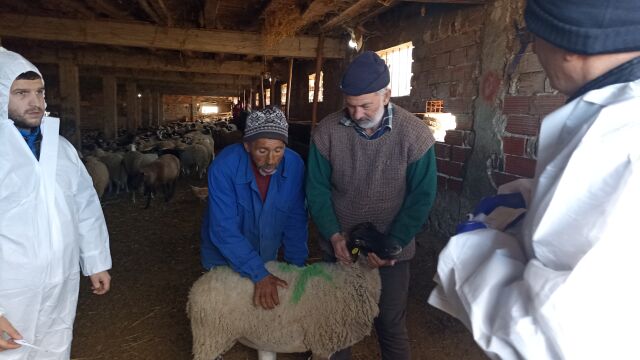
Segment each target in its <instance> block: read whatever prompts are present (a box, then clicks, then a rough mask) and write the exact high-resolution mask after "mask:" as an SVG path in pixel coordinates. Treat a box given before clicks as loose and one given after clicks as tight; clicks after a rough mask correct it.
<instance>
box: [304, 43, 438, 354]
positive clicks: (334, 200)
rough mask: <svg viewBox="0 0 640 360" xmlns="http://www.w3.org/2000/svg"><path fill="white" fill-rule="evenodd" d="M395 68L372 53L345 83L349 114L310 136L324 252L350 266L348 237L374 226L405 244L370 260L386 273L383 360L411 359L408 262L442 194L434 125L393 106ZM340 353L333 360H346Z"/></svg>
mask: <svg viewBox="0 0 640 360" xmlns="http://www.w3.org/2000/svg"><path fill="white" fill-rule="evenodd" d="M389 80H390V78H389V68H388V67H387V65H386V64H385V62H384V61H383V60H382V59H381V58H380V57H379V56H378V55H376V53H374V52H371V51H366V52H364V53H362V54H361V55H359V56H358V57H356V58H355V59H354V60H353V61H352V62H351V64H350V65H349V66H348V68H347V70H346V72H345V74H344V76H343V78H342V83H341V89H342V92H343V93H344V99H345V108H344V109H343V110H340V111H338V112H336V113H333V114H331V115H329V116H327V117H325V118H324V119H323V120H322V121H321V122H320V123H319V125H318V127H317V128H316V129H314V131H313V133H312V143H311V147H310V150H309V159H308V177H307V202H308V204H309V209H310V211H311V215H312V217H313V220H314V222H315V224H316V225H317V226H318V230H319V231H320V234H321V236H322V239H321V247H322V248H323V250H324V251H325V252H326V253H328V254H329V255H330V256H332V257H334V258H336V259H337V260H339V261H340V262H343V263H349V262H350V256H349V252H348V251H347V248H346V238H345V234H348V233H349V232H350V231H351V229H352V228H353V227H354V226H355V225H357V224H359V223H362V222H371V223H373V224H374V225H375V227H376V228H377V229H378V230H379V231H380V232H382V233H384V234H385V236H386V237H387V239H390V240H392V241H395V243H397V244H398V245H400V246H402V248H403V249H402V252H401V253H400V254H399V255H398V256H397V257H396V258H394V259H380V258H379V257H378V256H376V255H375V254H373V253H369V254H368V261H369V264H370V266H372V267H376V268H379V269H380V277H381V280H382V293H381V296H380V302H379V305H380V314H379V316H378V318H377V319H376V321H375V328H376V333H377V335H378V340H379V343H380V348H381V353H382V358H383V359H389V360H391V359H393V360H403V359H410V358H411V355H410V347H409V337H408V334H407V328H406V315H407V294H408V288H409V260H410V259H411V258H412V257H413V256H414V254H415V240H414V237H415V235H416V234H417V233H418V232H419V231H420V230H421V229H422V226H423V225H424V224H425V222H426V220H427V217H428V214H429V210H430V208H431V205H432V203H433V200H434V198H435V195H436V167H435V155H434V150H433V144H434V143H435V140H434V138H433V136H432V134H431V132H430V131H429V129H428V127H427V126H426V125H425V124H424V123H423V122H422V121H421V120H419V119H418V118H416V117H415V116H414V115H413V114H411V113H410V112H408V111H406V110H404V109H402V108H401V107H399V106H397V105H394V104H392V103H391V102H390V101H389V100H390V97H391V89H390V88H389V82H390V81H389ZM349 357H350V351H349V350H348V349H347V350H345V351H340V352H339V353H337V354H334V356H333V357H332V359H348V358H349Z"/></svg>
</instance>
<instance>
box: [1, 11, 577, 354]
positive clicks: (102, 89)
mask: <svg viewBox="0 0 640 360" xmlns="http://www.w3.org/2000/svg"><path fill="white" fill-rule="evenodd" d="M523 11H524V1H523V0H419V1H407V0H112V1H107V0H59V1H47V0H33V1H28V2H26V1H15V0H0V41H1V44H2V46H3V47H5V48H7V49H9V50H12V51H15V52H18V53H19V54H21V55H23V56H24V57H26V58H27V59H29V60H30V61H31V62H33V63H34V64H35V65H36V66H37V67H38V68H39V70H40V71H41V72H42V74H43V77H44V79H45V86H46V100H47V106H48V108H47V110H48V111H49V112H50V114H51V115H52V116H57V117H60V119H61V121H62V125H63V126H62V128H61V133H62V135H63V136H65V137H67V138H68V139H69V140H70V141H71V142H72V143H73V144H74V145H75V146H76V147H77V148H78V150H79V151H80V152H82V153H87V154H89V153H91V152H93V151H95V149H96V148H97V147H101V146H102V145H104V144H111V145H110V146H113V147H112V148H106V149H105V150H106V151H107V152H108V151H115V150H116V148H115V147H117V146H120V145H124V142H125V141H126V140H124V139H127V138H128V137H127V136H131V134H133V135H136V136H137V137H136V138H138V137H139V138H141V139H142V140H141V142H140V143H139V144H138V145H139V146H142V147H143V149H146V150H148V151H154V150H156V149H158V146H166V143H165V144H164V145H158V144H159V143H162V141H163V140H167V139H169V138H171V137H175V136H179V135H180V134H184V131H182V130H180V129H185V128H186V129H188V130H194V129H200V130H202V129H207V130H208V131H209V133H210V134H211V136H212V139H213V141H214V145H215V151H220V150H221V149H222V148H223V147H224V146H225V145H227V144H230V143H233V142H237V141H240V139H241V136H238V134H237V133H236V134H235V135H234V134H231V133H233V132H234V131H239V130H237V129H236V128H235V127H233V126H229V124H233V123H234V108H235V111H239V110H245V111H248V110H250V109H260V108H263V107H265V106H278V107H280V108H282V109H283V111H284V112H285V113H286V114H287V118H288V121H289V124H290V137H291V147H292V148H293V149H295V150H296V151H298V152H299V153H300V154H301V155H302V156H303V157H304V156H306V151H307V150H308V146H309V136H310V132H311V130H312V129H313V127H314V126H315V125H316V124H317V123H318V122H320V121H321V120H322V119H323V118H324V117H325V116H326V115H328V114H330V113H333V112H335V111H338V110H340V109H341V108H342V107H343V96H342V93H341V91H340V87H339V83H340V79H341V76H342V72H343V71H344V69H345V68H346V65H347V64H348V63H349V61H350V60H351V59H353V58H354V57H355V56H356V55H357V54H358V53H360V52H362V51H363V50H372V51H376V52H379V54H380V55H381V56H382V57H383V58H384V59H385V60H386V61H387V64H388V65H389V66H390V69H391V72H392V91H393V95H392V100H391V101H392V102H393V103H394V104H397V105H399V106H401V107H403V108H405V109H407V110H409V111H410V112H413V113H414V114H416V116H418V117H419V118H421V119H423V120H424V121H425V122H426V123H427V124H428V125H429V126H430V127H431V128H432V130H433V131H434V133H435V134H436V135H437V140H438V141H437V143H436V145H435V151H436V160H437V167H438V194H437V198H436V201H435V204H434V206H433V209H432V211H431V214H430V216H429V220H428V222H427V224H426V225H425V231H424V233H422V234H420V235H419V237H418V240H419V241H418V243H419V244H420V247H419V251H418V256H417V257H416V259H414V260H413V261H414V263H413V264H412V292H411V295H410V310H409V317H410V318H411V319H412V320H411V322H410V335H411V343H412V346H413V347H414V352H413V356H414V358H415V359H485V358H486V357H485V355H484V354H482V352H481V351H480V350H479V349H478V348H477V347H476V346H475V344H474V342H473V339H472V337H471V335H470V334H469V333H468V332H467V331H466V329H465V328H464V326H463V325H462V324H460V323H459V322H457V321H456V320H455V319H452V318H449V317H448V316H446V315H444V314H443V313H441V312H439V311H437V310H435V309H432V308H430V307H429V306H428V305H427V304H426V297H427V295H428V293H429V291H430V289H431V288H432V287H433V284H432V282H431V278H432V277H433V274H434V272H435V263H436V261H437V254H438V252H439V250H440V249H441V248H442V247H443V246H444V244H445V243H446V237H447V236H450V235H451V234H453V233H454V231H455V226H456V224H457V223H458V222H459V221H460V220H461V219H463V218H464V216H465V214H466V213H467V212H469V210H470V209H471V208H472V206H473V204H475V203H477V201H478V200H479V199H480V198H481V197H483V196H486V195H489V194H493V193H495V189H496V188H497V186H499V185H500V184H503V183H505V182H508V181H511V180H514V179H518V178H529V177H533V175H534V171H535V165H536V146H537V136H538V131H539V126H540V121H541V119H542V118H543V117H544V116H545V115H546V114H548V113H550V112H551V111H553V110H555V109H556V108H558V107H559V106H561V105H562V104H563V103H564V102H565V100H566V98H565V97H564V96H562V95H560V94H558V93H557V91H555V90H554V89H553V88H551V86H550V85H549V81H548V79H547V77H546V76H545V74H544V72H543V70H542V67H541V65H540V63H539V62H538V60H537V58H536V55H535V54H534V53H533V51H532V48H531V36H530V35H529V33H528V32H527V31H526V28H525V25H524V20H523ZM318 74H320V75H319V76H318ZM236 115H237V113H236ZM230 134H231V135H230ZM145 146H146V148H145ZM205 186H206V177H204V178H203V177H200V176H199V174H198V173H197V172H192V173H190V174H184V175H183V176H182V178H181V179H180V183H179V187H178V192H177V194H176V196H175V198H174V199H173V200H172V201H170V202H168V203H162V202H161V200H160V199H154V200H153V201H152V206H151V207H150V209H147V210H145V209H143V208H142V207H143V206H142V205H141V204H140V202H137V203H134V202H132V201H131V195H130V194H129V193H126V192H125V191H122V192H120V191H118V190H117V189H118V186H117V185H116V186H115V187H113V188H112V189H111V191H106V193H105V194H104V196H103V198H102V202H103V207H104V212H105V215H106V217H107V224H108V226H109V232H110V237H111V247H112V252H113V253H112V255H113V258H114V269H113V274H114V284H113V286H114V289H113V291H112V293H111V294H110V295H108V296H106V297H100V298H96V297H94V296H91V295H90V291H89V290H88V289H87V288H83V289H82V293H81V297H80V304H79V309H78V315H77V321H76V330H75V340H74V350H73V357H72V358H74V359H78V360H79V359H189V358H191V357H190V356H191V353H190V346H191V338H190V334H189V323H188V319H187V318H186V315H185V312H184V305H185V302H186V294H187V292H188V290H189V286H190V284H192V283H193V281H194V280H195V279H196V278H197V277H198V276H199V275H200V274H201V273H202V270H201V268H200V265H199V258H198V256H199V255H198V246H199V244H198V243H199V226H200V221H201V216H202V211H203V208H204V203H203V202H202V200H201V199H199V198H198V196H197V195H198V194H197V191H196V190H195V189H197V188H202V187H205ZM194 187H195V188H194ZM110 188H111V187H110ZM310 226H311V228H312V229H313V224H311V225H310ZM312 234H314V232H313V231H312ZM313 236H318V235H317V234H314V235H313ZM313 236H312V237H313ZM312 242H313V239H311V240H310V247H312V248H313V247H314V245H313V244H312ZM316 250H317V249H316ZM315 256H319V255H317V253H316V255H315ZM83 285H86V284H83ZM373 348H375V335H374V334H373V335H372V336H371V337H370V338H367V339H366V340H365V341H363V343H362V344H359V345H358V346H356V347H355V348H354V358H355V359H375V358H378V357H379V355H378V354H377V353H376V352H375V350H372V349H373ZM253 356H255V354H254V353H253V352H252V351H251V350H249V349H247V348H245V347H243V346H242V345H236V346H235V347H234V348H233V349H232V350H231V351H230V353H229V354H228V355H226V356H225V359H245V358H253ZM281 358H283V359H306V355H305V354H292V355H285V356H283V357H281Z"/></svg>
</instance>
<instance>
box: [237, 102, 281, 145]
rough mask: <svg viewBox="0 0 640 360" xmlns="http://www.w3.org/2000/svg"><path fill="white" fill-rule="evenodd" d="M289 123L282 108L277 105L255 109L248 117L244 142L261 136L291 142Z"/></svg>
mask: <svg viewBox="0 0 640 360" xmlns="http://www.w3.org/2000/svg"><path fill="white" fill-rule="evenodd" d="M288 134H289V124H287V119H286V118H285V116H284V113H283V112H282V110H280V109H278V108H277V107H274V108H266V109H262V110H258V111H253V112H252V113H251V114H249V117H247V125H246V128H245V129H244V138H243V141H244V142H251V141H253V140H256V139H260V138H267V139H275V140H282V141H284V143H285V144H288V143H289V135H288Z"/></svg>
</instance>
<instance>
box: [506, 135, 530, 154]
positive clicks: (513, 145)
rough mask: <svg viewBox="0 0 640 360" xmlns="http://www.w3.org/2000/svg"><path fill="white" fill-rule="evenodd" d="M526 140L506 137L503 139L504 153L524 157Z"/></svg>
mask: <svg viewBox="0 0 640 360" xmlns="http://www.w3.org/2000/svg"><path fill="white" fill-rule="evenodd" d="M525 143H526V138H519V137H513V136H505V137H504V138H502V151H504V153H505V154H509V155H517V156H522V155H524V147H525Z"/></svg>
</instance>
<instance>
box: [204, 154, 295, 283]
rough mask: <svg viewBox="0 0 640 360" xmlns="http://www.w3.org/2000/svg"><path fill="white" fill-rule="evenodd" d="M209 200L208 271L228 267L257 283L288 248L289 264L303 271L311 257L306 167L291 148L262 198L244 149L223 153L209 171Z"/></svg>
mask: <svg viewBox="0 0 640 360" xmlns="http://www.w3.org/2000/svg"><path fill="white" fill-rule="evenodd" d="M208 174H209V175H208V177H209V200H208V206H207V211H205V216H204V221H203V225H202V243H201V258H202V265H203V266H204V267H205V268H206V269H211V268H212V267H215V266H218V265H228V266H230V267H231V268H232V269H234V270H235V271H237V272H238V273H240V274H241V275H242V276H244V277H247V278H250V279H251V280H252V281H253V282H254V283H255V282H258V281H260V280H262V278H264V277H265V276H267V275H268V274H269V272H268V271H267V269H266V268H265V266H264V264H265V263H266V262H267V261H271V260H275V259H276V258H277V256H278V250H279V249H280V247H281V246H284V259H285V261H287V262H289V263H292V264H295V265H298V266H302V265H304V262H305V260H306V258H307V255H308V249H307V236H308V230H307V211H306V209H305V203H304V163H303V161H302V158H300V155H298V154H297V153H296V152H294V151H293V150H290V149H288V148H286V149H285V153H284V157H283V159H282V161H281V162H280V164H279V165H278V170H277V171H276V173H275V174H273V175H271V181H270V182H269V188H268V190H267V197H266V199H265V202H264V203H263V202H262V199H261V198H260V192H259V191H258V185H257V183H256V179H255V175H254V173H253V169H252V164H251V158H250V155H249V153H247V152H246V151H245V149H244V147H243V145H242V144H234V145H231V146H228V147H227V148H225V149H224V150H223V151H222V152H221V153H220V154H219V155H218V156H217V157H216V159H215V160H214V161H213V163H212V164H211V166H210V167H209V172H208Z"/></svg>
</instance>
